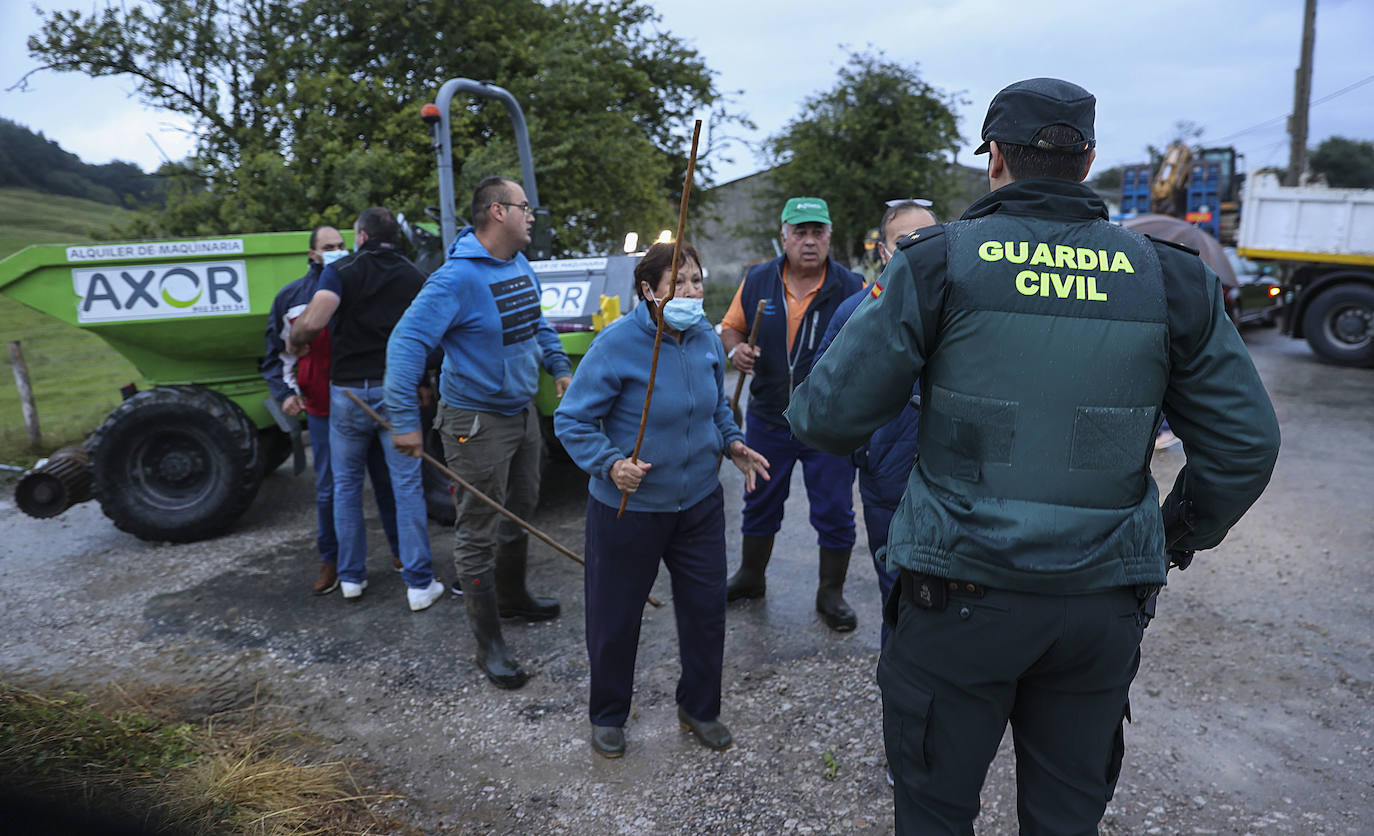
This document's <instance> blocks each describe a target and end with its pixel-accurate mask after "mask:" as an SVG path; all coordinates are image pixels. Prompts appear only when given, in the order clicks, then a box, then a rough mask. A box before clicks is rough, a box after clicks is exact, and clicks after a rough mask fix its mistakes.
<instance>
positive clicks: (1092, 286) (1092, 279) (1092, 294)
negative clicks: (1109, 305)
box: [1088, 276, 1107, 302]
mask: <svg viewBox="0 0 1374 836" xmlns="http://www.w3.org/2000/svg"><path fill="white" fill-rule="evenodd" d="M1088 299H1089V300H1091V301H1093V302H1105V301H1107V294H1105V293H1099V292H1098V290H1097V276H1089V277H1088Z"/></svg>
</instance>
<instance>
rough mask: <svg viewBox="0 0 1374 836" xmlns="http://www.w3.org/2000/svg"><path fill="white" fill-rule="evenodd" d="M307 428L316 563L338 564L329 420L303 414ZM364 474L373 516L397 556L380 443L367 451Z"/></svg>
mask: <svg viewBox="0 0 1374 836" xmlns="http://www.w3.org/2000/svg"><path fill="white" fill-rule="evenodd" d="M305 422H306V426H307V427H309V428H310V452H311V454H312V456H311V457H312V459H313V460H314V462H315V516H316V526H317V527H316V531H317V532H318V533H317V535H316V543H317V544H318V546H319V549H320V560H321V561H323V562H325V563H338V562H339V538H338V536H337V535H335V534H334V468H333V467H331V466H330V461H329V417H328V416H320V415H311V414H310V413H308V412H307V413H306V414H305ZM367 475H368V476H370V477H372V496H373V498H375V499H376V500H377V516H378V517H380V518H381V520H382V530H383V531H385V532H386V541H387V543H389V544H390V545H391V553H392V554H394V555H397V556H400V554H401V546H400V543H399V541H398V540H397V535H396V498H395V497H394V496H392V494H391V474H390V473H388V472H387V469H386V454H385V453H383V452H382V444H381V441H376V442H374V443H373V444H372V446H370V447H368V448H367Z"/></svg>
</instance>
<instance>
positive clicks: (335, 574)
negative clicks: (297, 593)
mask: <svg viewBox="0 0 1374 836" xmlns="http://www.w3.org/2000/svg"><path fill="white" fill-rule="evenodd" d="M338 586H339V567H338V566H337V565H335V564H333V563H325V562H324V561H320V576H319V577H318V578H316V579H315V585H314V586H312V587H310V591H311V592H312V593H314V594H316V595H328V594H329V593H331V592H333V591H334V590H335V589H336V588H337V587H338Z"/></svg>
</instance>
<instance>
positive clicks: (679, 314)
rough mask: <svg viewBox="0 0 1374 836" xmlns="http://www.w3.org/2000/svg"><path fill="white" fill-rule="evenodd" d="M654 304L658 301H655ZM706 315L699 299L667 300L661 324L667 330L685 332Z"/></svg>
mask: <svg viewBox="0 0 1374 836" xmlns="http://www.w3.org/2000/svg"><path fill="white" fill-rule="evenodd" d="M654 301H655V302H657V301H658V300H657V299H655V300H654ZM705 315H706V310H705V309H704V308H702V306H701V300H700V299H669V300H668V301H667V303H665V304H664V306H663V322H664V324H665V325H667V326H668V327H669V328H676V329H677V330H679V331H686V330H687V329H688V328H691V327H692V326H693V325H696V324H697V320H699V319H701V318H702V317H703V316H705Z"/></svg>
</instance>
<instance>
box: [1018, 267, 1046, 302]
mask: <svg viewBox="0 0 1374 836" xmlns="http://www.w3.org/2000/svg"><path fill="white" fill-rule="evenodd" d="M1038 278H1040V274H1039V273H1036V272H1035V271H1034V270H1022V271H1021V272H1020V273H1017V274H1016V292H1017V293H1020V294H1021V295H1022V296H1034V295H1035V294H1036V293H1037V292H1038V291H1039V287H1038V285H1037V284H1036V279H1038Z"/></svg>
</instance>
